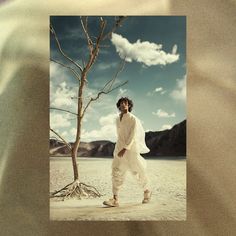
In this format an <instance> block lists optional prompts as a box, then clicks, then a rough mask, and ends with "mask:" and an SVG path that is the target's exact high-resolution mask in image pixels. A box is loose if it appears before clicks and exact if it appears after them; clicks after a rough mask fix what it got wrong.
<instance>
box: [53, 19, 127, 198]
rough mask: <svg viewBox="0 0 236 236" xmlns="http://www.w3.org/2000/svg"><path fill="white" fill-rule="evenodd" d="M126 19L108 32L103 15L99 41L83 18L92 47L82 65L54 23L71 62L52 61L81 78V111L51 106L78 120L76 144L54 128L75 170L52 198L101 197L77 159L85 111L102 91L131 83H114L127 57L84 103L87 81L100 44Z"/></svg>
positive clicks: (89, 44)
mask: <svg viewBox="0 0 236 236" xmlns="http://www.w3.org/2000/svg"><path fill="white" fill-rule="evenodd" d="M124 19H126V17H123V16H119V17H115V21H114V25H113V27H112V29H111V30H110V31H109V32H108V33H106V34H105V33H104V31H105V28H106V27H107V21H106V20H105V19H103V17H100V18H99V33H98V35H97V37H95V41H93V40H92V39H91V36H90V34H89V29H88V17H80V22H81V26H82V29H83V32H84V35H85V38H86V41H87V46H88V50H89V56H88V59H87V61H86V62H85V61H84V60H83V65H80V64H79V63H77V62H76V61H75V60H73V59H72V58H71V57H69V56H68V55H67V54H66V53H65V52H64V51H63V49H62V47H61V44H60V41H59V39H58V37H57V34H56V31H55V30H54V28H53V25H52V24H50V32H51V34H52V35H53V37H54V38H55V41H56V45H57V48H58V50H59V52H60V54H61V56H62V57H63V58H64V60H66V61H68V62H69V63H70V65H68V64H64V63H63V62H61V61H57V60H55V59H53V58H51V61H52V62H54V63H57V64H59V65H60V66H62V67H64V68H67V69H68V70H69V71H70V72H71V73H72V74H73V76H74V77H75V78H76V79H77V80H78V97H77V100H78V105H77V113H73V112H70V111H67V110H64V109H61V108H54V107H51V108H50V109H56V110H60V111H64V112H69V113H71V114H73V115H75V116H76V119H77V130H76V139H75V142H74V145H73V146H72V145H71V144H70V143H68V142H67V141H66V140H65V139H63V138H62V137H61V135H60V134H58V133H57V132H56V131H54V130H53V129H51V128H50V130H51V131H52V132H53V133H54V134H55V135H56V136H57V137H59V138H60V139H61V140H62V141H63V142H64V144H65V146H66V147H67V148H68V150H69V151H70V153H71V157H72V165H73V172H74V180H73V182H72V183H70V184H68V185H66V186H65V187H63V188H62V189H60V190H58V191H55V192H53V193H51V194H50V196H51V197H62V198H63V199H64V198H67V197H77V198H79V199H81V198H82V197H100V196H101V194H100V193H99V191H98V190H97V189H96V188H95V187H94V186H90V185H88V184H85V183H82V182H80V178H79V170H78V165H77V160H76V158H77V153H78V148H79V144H80V140H81V126H82V120H83V118H84V115H85V112H86V111H87V109H88V107H89V106H90V105H91V103H92V102H94V101H96V100H98V99H99V98H100V96H101V95H102V94H108V93H110V92H112V91H113V90H115V89H117V88H119V87H121V86H123V85H125V84H126V83H127V82H128V81H125V82H123V83H121V84H119V85H117V86H114V84H115V83H114V82H115V80H116V78H117V76H118V74H119V73H120V72H121V71H122V70H123V68H124V65H125V59H124V60H122V61H121V63H120V65H119V67H118V69H117V71H116V72H115V74H114V77H113V78H111V79H110V80H109V81H107V83H106V84H105V85H104V86H103V87H102V88H101V90H100V91H98V93H97V95H96V96H95V97H91V98H90V99H89V101H88V102H87V103H85V102H84V101H85V99H84V89H85V86H86V84H87V83H88V81H87V76H88V73H89V71H90V69H91V68H92V66H93V65H94V63H95V62H96V59H97V57H98V55H99V49H100V47H103V46H104V45H102V44H101V43H102V42H103V41H105V40H106V39H109V38H110V37H111V34H112V32H115V30H116V29H117V28H118V27H120V26H121V24H122V22H123V21H124ZM105 46H106V45H105Z"/></svg>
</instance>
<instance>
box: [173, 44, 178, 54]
mask: <svg viewBox="0 0 236 236" xmlns="http://www.w3.org/2000/svg"><path fill="white" fill-rule="evenodd" d="M177 49H178V47H177V45H176V44H175V45H174V46H173V48H172V54H176V53H177Z"/></svg>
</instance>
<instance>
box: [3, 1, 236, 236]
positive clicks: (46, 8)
mask: <svg viewBox="0 0 236 236" xmlns="http://www.w3.org/2000/svg"><path fill="white" fill-rule="evenodd" d="M235 12H236V3H235V1H233V0H231V1H230V0H228V1H220V0H209V1H205V0H199V1H195V0H189V1H184V0H183V1H181V0H166V1H164V0H160V1H153V0H146V1H137V0H131V1H125V0H120V1H114V0H100V1H97V0H93V1H70V2H68V1H62V0H57V1H45V0H42V1H33V0H32V1H29V0H25V1H20V0H17V1H14V0H11V1H7V0H6V1H3V2H1V3H0V29H1V31H0V36H1V42H0V63H1V66H0V93H1V95H0V130H1V138H0V150H1V156H0V158H1V159H0V211H1V214H0V224H1V226H0V227H1V234H2V235H6V236H7V235H25V236H27V235H34V236H37V235H83V236H85V235H103V236H104V235H113V236H114V235H123V236H126V235H127V236H128V235H181V236H182V235H235V233H236V229H235V221H236V207H235V204H236V202H235V196H236V188H235V179H236V178H235V177H236V159H235V151H236V149H235V144H236V143H235V140H236V131H235V116H236V104H235V103H236V76H235V75H236V73H235V55H236V50H235V48H236V47H235V37H236V28H235V22H236V14H235ZM57 14H59V15H63V14H64V15H80V14H83V15H103V14H109V15H161V14H162V15H186V16H187V35H188V36H187V37H188V38H187V39H188V40H187V70H188V73H187V121H188V122H187V145H188V146H187V155H188V159H187V221H182V222H174V221H163V222H161V221H160V222H154V221H153V222H50V221H49V204H48V202H49V200H48V190H49V188H48V185H49V175H48V173H49V169H48V166H49V164H48V162H49V161H48V153H49V150H48V133H49V132H48V125H49V112H48V106H49V96H48V93H49V79H48V78H49V59H48V58H49V29H48V26H49V15H57ZM140 30H141V29H140ZM157 210H158V209H157Z"/></svg>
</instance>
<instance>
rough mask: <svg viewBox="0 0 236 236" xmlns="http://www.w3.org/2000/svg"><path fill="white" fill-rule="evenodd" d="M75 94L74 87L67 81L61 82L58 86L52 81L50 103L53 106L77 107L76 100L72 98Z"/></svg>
mask: <svg viewBox="0 0 236 236" xmlns="http://www.w3.org/2000/svg"><path fill="white" fill-rule="evenodd" d="M74 96H75V92H74V90H73V88H70V87H69V86H68V85H67V83H66V82H65V81H63V82H62V83H60V84H59V85H58V87H56V86H54V84H53V82H51V83H50V104H51V106H53V107H57V108H62V107H63V106H65V107H72V108H73V109H74V108H76V103H75V101H76V100H73V99H71V97H74Z"/></svg>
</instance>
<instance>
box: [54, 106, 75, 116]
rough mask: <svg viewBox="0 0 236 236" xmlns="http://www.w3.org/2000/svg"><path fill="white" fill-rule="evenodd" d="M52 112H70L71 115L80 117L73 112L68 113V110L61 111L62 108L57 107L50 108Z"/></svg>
mask: <svg viewBox="0 0 236 236" xmlns="http://www.w3.org/2000/svg"><path fill="white" fill-rule="evenodd" d="M50 109H51V110H58V111H64V112H68V113H70V114H73V115H76V116H78V114H76V113H74V112H71V111H68V110H64V109H61V108H56V107H50Z"/></svg>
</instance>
